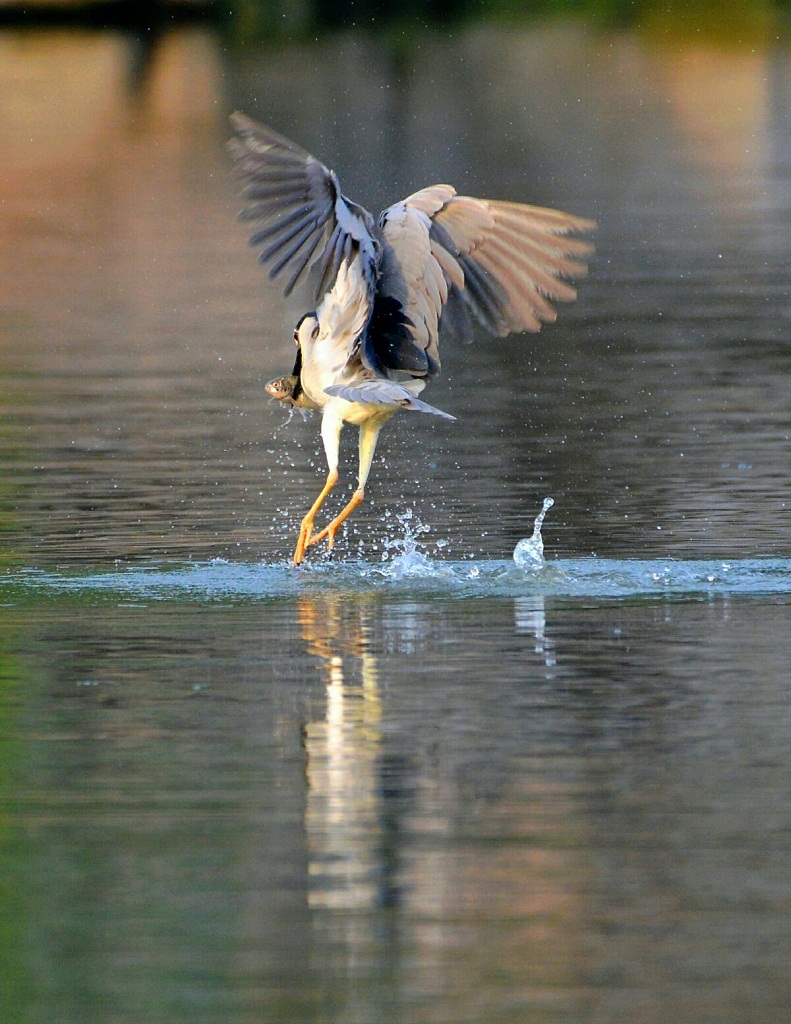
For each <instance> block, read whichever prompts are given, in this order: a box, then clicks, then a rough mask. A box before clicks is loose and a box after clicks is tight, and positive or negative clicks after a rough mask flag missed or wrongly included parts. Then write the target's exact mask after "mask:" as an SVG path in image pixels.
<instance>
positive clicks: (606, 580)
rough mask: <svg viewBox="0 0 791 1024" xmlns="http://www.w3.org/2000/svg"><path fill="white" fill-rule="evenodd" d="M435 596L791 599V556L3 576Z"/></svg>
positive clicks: (146, 595)
mask: <svg viewBox="0 0 791 1024" xmlns="http://www.w3.org/2000/svg"><path fill="white" fill-rule="evenodd" d="M371 591H382V592H387V593H393V594H407V595H409V594H412V595H418V594H423V595H428V596H430V595H434V596H437V597H468V598H483V597H522V596H525V595H532V594H536V595H544V596H556V597H599V598H630V597H639V596H655V595H672V596H674V597H684V596H694V595H726V594H734V595H771V594H777V595H781V594H789V593H791V559H787V558H751V559H735V560H733V561H723V560H708V561H703V560H701V561H697V560H692V561H688V560H684V561H682V560H674V559H667V558H664V559H647V560H640V559H612V558H595V557H592V558H579V559H557V560H554V561H547V562H544V563H543V564H541V565H529V566H519V565H515V564H514V562H513V561H483V560H481V561H472V560H471V561H456V562H454V561H441V560H432V559H430V558H428V557H427V556H426V555H424V554H422V553H421V552H419V551H410V552H405V553H403V554H401V555H398V556H396V557H395V558H393V559H391V560H389V561H387V562H382V563H380V564H373V563H369V562H363V561H357V562H344V563H332V562H329V561H327V562H323V563H320V564H314V565H308V566H306V567H302V568H300V569H295V568H293V567H292V566H291V565H290V564H289V563H287V562H276V563H259V564H251V563H238V562H230V561H225V560H220V559H218V560H213V561H209V562H202V563H195V562H190V563H187V564H151V565H146V566H135V567H124V568H118V569H114V570H112V571H107V570H102V571H98V572H94V573H90V572H89V573H82V574H72V573H68V572H47V571H40V570H37V569H17V570H14V571H10V572H6V573H5V574H3V575H2V576H0V599H1V600H2V601H3V602H4V603H6V604H8V603H12V604H13V603H16V602H18V601H22V600H24V599H25V597H26V596H30V597H36V598H41V597H47V596H48V597H52V598H56V597H63V596H68V595H73V596H76V597H80V598H83V599H85V598H88V599H96V600H101V599H107V598H110V599H114V600H118V599H119V598H126V599H128V600H138V601H146V602H147V601H251V600H271V599H273V598H287V597H294V596H298V595H300V594H306V593H307V594H309V593H317V592H321V593H327V592H371Z"/></svg>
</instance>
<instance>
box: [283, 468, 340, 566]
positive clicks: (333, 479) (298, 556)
mask: <svg viewBox="0 0 791 1024" xmlns="http://www.w3.org/2000/svg"><path fill="white" fill-rule="evenodd" d="M337 482H338V470H337V469H331V470H330V472H329V473H328V474H327V482H326V483H325V484H324V486H323V487H322V489H321V493H320V494H319V496H318V498H316V500H315V501H314V502H313V504H312V505H311V507H310V511H309V512H308V514H307V515H306V516H305V518H304V519H303V520H302V522H301V523H300V527H299V537H297V546H296V547H295V548H294V565H299V564H300V562H301V561H302V559H303V558H304V557H305V548H307V547H309V546H310V545H311V544H315V543H316V539H317V538H313V539H311V536H312V534H313V520H314V519H315V518H316V513H317V512H318V511H319V509H320V508H321V506H322V505H323V503H324V499H325V498H326V497H327V495H328V494H329V493H330V491H331V490H332V488H333V487H334V486H335V484H336V483H337Z"/></svg>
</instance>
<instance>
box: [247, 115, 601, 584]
mask: <svg viewBox="0 0 791 1024" xmlns="http://www.w3.org/2000/svg"><path fill="white" fill-rule="evenodd" d="M232 120H233V124H234V128H235V130H236V138H235V139H233V140H232V141H231V144H230V146H231V151H232V153H233V155H234V157H235V158H236V160H237V163H238V166H239V169H240V172H241V175H242V177H243V179H244V181H245V188H244V193H243V194H244V196H245V199H246V200H247V206H246V208H245V210H244V211H243V212H242V217H243V218H244V219H246V220H250V221H253V222H254V223H255V224H256V225H257V226H258V228H259V230H257V231H256V233H255V234H254V235H253V236H252V238H251V240H250V241H251V244H254V245H262V246H263V247H264V248H263V251H262V252H261V255H260V259H261V261H262V262H264V263H270V264H271V269H270V276H272V277H274V276H277V275H278V274H280V273H281V272H283V271H286V270H287V271H289V272H290V277H289V280H288V282H287V284H286V288H285V291H286V294H289V293H290V292H291V290H292V289H293V288H294V287H295V285H296V284H298V283H299V282H301V281H303V280H305V279H306V278H308V279H312V280H313V282H314V283H315V297H316V308H315V310H314V311H311V312H309V313H306V314H305V315H304V316H303V317H302V319H301V320H300V321H299V323H298V324H297V327H296V330H295V332H294V338H295V341H296V343H297V347H298V352H297V360H296V363H295V366H294V369H293V371H292V373H291V374H290V375H286V376H284V377H280V378H276V379H275V380H274V381H270V383H269V384H268V385H267V388H266V389H267V391H268V393H269V394H270V395H272V397H274V398H277V399H278V400H280V401H283V402H286V403H288V404H290V405H292V406H293V405H297V406H301V407H306V408H315V409H320V410H321V413H322V423H321V435H322V440H323V442H324V449H325V452H326V455H327V463H328V467H329V473H328V476H327V481H326V483H325V486H324V488H323V489H322V491H321V493H320V494H319V496H318V498H317V499H316V501H315V502H314V504H313V506H312V507H311V509H310V511H309V512H308V514H307V515H306V516H305V518H304V519H303V521H302V525H301V528H300V534H299V538H298V541H297V546H296V549H295V551H294V563H295V564H297V565H298V564H299V563H300V562H301V561H302V559H303V557H304V554H305V550H306V548H307V547H309V546H310V545H312V544H315V543H317V542H318V541H320V540H322V539H324V538H327V541H328V546H329V547H330V548H332V544H333V541H334V538H335V534H336V532H337V530H338V528H339V527H340V525H341V524H342V523H343V522H344V521H345V519H346V518H347V517H348V516H349V514H350V513H351V512H352V511H353V510H354V509H355V508H356V507H357V506H358V505H359V504H360V502H361V501H362V500H363V497H364V492H365V484H366V481H367V479H368V474H369V471H370V468H371V462H372V459H373V455H374V450H375V448H376V442H377V438H378V436H379V430H380V429H381V427H382V425H383V424H384V423H385V422H386V421H387V420H388V419H390V417H391V416H393V415H394V414H395V413H396V412H398V411H399V410H407V411H415V412H426V413H433V414H434V415H438V416H442V417H445V418H447V419H453V417H452V416H448V414H447V413H443V412H441V411H440V410H439V409H436V408H434V407H433V406H431V405H428V404H427V403H426V402H423V401H422V400H421V399H420V398H418V395H419V394H420V393H421V392H422V391H423V389H424V388H425V386H426V383H427V382H428V381H429V380H430V379H431V378H432V377H433V376H435V375H436V374H437V373H438V372H439V369H440V358H439V333H440V321H442V323H443V324H444V323H445V320H446V318H447V319H449V320H450V321H451V322H452V325H453V327H454V329H455V331H456V333H467V332H468V331H469V329H470V320H469V314H472V315H473V316H474V317H475V318H476V319H477V320H478V321H479V322H480V323H481V324H482V325H483V326H484V327H485V328H486V329H488V330H489V331H490V332H491V333H493V334H497V335H500V336H502V335H505V334H508V333H510V332H511V331H522V330H529V331H537V330H538V329H539V328H540V326H541V323H542V322H548V321H552V320H554V319H555V311H554V309H553V308H552V306H551V305H550V302H549V301H548V300H549V299H554V300H560V301H569V300H571V299H573V298H574V297H575V292H574V289H573V288H572V287H571V286H570V285H569V284H568V283H567V282H566V280H564V279H565V278H568V277H570V276H572V275H579V274H582V273H584V272H585V265H584V264H583V263H581V262H580V259H581V258H582V257H584V256H586V255H587V254H589V253H590V252H591V246H590V245H589V244H588V243H587V242H584V241H581V240H579V239H576V238H573V237H569V236H570V234H573V233H575V232H584V231H588V230H590V229H591V228H592V227H593V223H592V222H591V221H588V220H584V219H582V218H579V217H574V216H571V215H570V214H566V213H560V212H558V211H555V210H546V209H541V208H538V207H531V206H524V205H521V204H517V203H504V202H498V201H494V200H482V199H474V198H472V197H470V196H457V195H456V192H455V189H453V188H452V186H450V185H433V186H430V187H429V188H425V189H422V190H421V191H419V192H416V193H415V194H414V195H412V196H409V197H408V198H407V199H405V200H403V201H401V202H399V203H395V204H394V205H393V206H391V207H389V208H388V209H387V210H385V211H384V212H383V213H382V214H381V215H380V217H379V220H378V221H377V222H374V220H373V218H372V217H371V215H370V214H369V213H368V212H367V211H366V210H364V209H363V208H362V207H360V206H358V205H357V204H355V203H353V202H351V201H350V200H349V199H347V198H346V197H345V196H344V195H343V194H342V193H341V191H340V186H339V183H338V180H337V178H336V176H335V174H334V173H333V172H332V171H330V170H329V169H328V168H326V167H325V166H324V165H323V164H321V163H320V162H319V161H318V160H316V159H315V158H314V157H311V156H310V155H309V154H308V153H306V152H305V151H304V150H302V149H300V148H299V147H298V146H296V145H295V144H294V143H292V142H289V141H288V140H287V139H284V138H282V137H281V136H279V135H276V134H275V133H274V132H272V131H271V130H270V129H268V128H264V127H263V126H262V125H258V124H256V122H254V121H252V120H251V119H250V118H247V117H245V116H244V115H242V114H235V115H234V116H233V119H232ZM344 423H351V424H354V425H355V426H358V427H359V428H360V464H359V477H358V487H357V490H356V491H355V492H354V495H353V496H352V498H351V500H350V501H349V503H348V504H347V505H346V507H345V508H344V509H343V510H342V511H341V513H340V514H339V515H338V516H336V517H335V519H333V520H332V522H331V523H330V524H329V525H328V526H327V527H325V528H324V529H323V530H321V531H320V532H319V533H318V534H314V533H313V522H314V519H315V516H316V514H317V512H318V510H319V508H320V507H321V505H322V503H323V501H324V499H325V498H326V496H327V494H329V492H330V490H331V489H332V488H333V487H334V485H335V483H336V482H337V479H338V451H339V445H340V435H341V430H342V428H343V424H344Z"/></svg>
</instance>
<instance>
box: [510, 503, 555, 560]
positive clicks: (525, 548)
mask: <svg viewBox="0 0 791 1024" xmlns="http://www.w3.org/2000/svg"><path fill="white" fill-rule="evenodd" d="M554 504H555V499H554V498H544V503H543V505H542V507H541V511H540V512H539V513H538V515H537V516H536V518H535V522H534V523H533V536H532V537H525V538H524V539H523V540H520V541H519V543H518V544H517V545H516V547H515V548H514V561H515V562H516V564H517V565H520V566H537V565H543V564H544V541H543V540H542V538H541V527H542V525H543V523H544V516H545V515H546V514H547V512H548V511H549V510H550V509H551V508H552V506H553V505H554Z"/></svg>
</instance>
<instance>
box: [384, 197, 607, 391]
mask: <svg viewBox="0 0 791 1024" xmlns="http://www.w3.org/2000/svg"><path fill="white" fill-rule="evenodd" d="M594 227H595V224H594V222H593V221H590V220H585V219H584V218H582V217H574V216H572V215H571V214H568V213H561V212H560V211H558V210H547V209H542V208H540V207H537V206H524V205H522V204H520V203H505V202H499V201H496V200H491V199H473V198H472V197H471V196H457V195H456V190H455V189H454V188H453V187H452V186H451V185H432V186H430V187H429V188H425V189H422V190H421V191H420V192H416V193H415V194H414V195H412V196H409V198H407V199H404V200H403V201H402V202H400V203H396V204H395V205H394V206H391V207H389V208H388V209H387V210H385V211H384V213H383V214H382V215H381V217H380V218H379V224H378V229H379V232H380V236H381V239H382V242H383V255H382V262H381V280H380V283H379V288H378V296H377V302H376V304H375V307H374V317H376V316H377V306H378V307H379V310H380V311H381V312H380V314H379V315H380V316H381V317H382V319H383V325H384V328H385V329H384V331H383V332H382V334H381V337H382V341H381V343H380V344H378V346H377V355H378V357H379V359H380V362H381V364H382V366H384V367H386V368H387V369H392V370H405V371H407V372H408V373H412V374H415V375H421V376H422V375H426V376H431V375H432V374H434V373H436V372H437V371H438V370H439V347H438V337H439V323H440V318H441V316H442V314H443V310H446V312H448V313H453V305H454V302H455V303H458V302H459V301H460V302H461V303H462V304H463V306H464V307H466V309H467V310H469V312H471V313H472V314H473V315H474V316H475V318H476V319H477V320H478V321H479V323H480V324H481V325H482V326H483V327H485V328H486V330H488V331H490V332H491V333H492V334H497V335H500V336H502V335H505V334H510V333H511V332H512V331H537V330H539V329H540V327H541V324H542V323H549V322H551V321H553V320H554V319H555V317H556V316H557V314H556V312H555V310H554V308H553V307H552V305H551V302H552V301H555V302H569V301H571V300H572V299H574V298H575V297H576V292H575V290H574V288H572V286H571V285H570V284H569V283H568V280H567V279H568V278H572V277H578V276H581V275H584V274H585V272H586V269H587V268H586V266H585V264H584V262H582V260H583V259H584V258H585V257H586V256H588V255H590V253H591V252H592V251H593V246H592V245H590V243H588V242H585V241H582V240H581V239H579V238H573V237H570V236H572V235H574V234H576V233H581V232H587V231H591V230H592V229H593V228H594ZM375 344H377V343H376V342H375Z"/></svg>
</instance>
